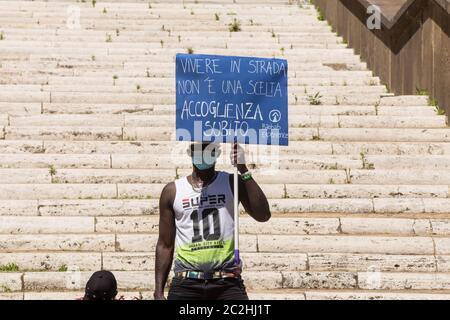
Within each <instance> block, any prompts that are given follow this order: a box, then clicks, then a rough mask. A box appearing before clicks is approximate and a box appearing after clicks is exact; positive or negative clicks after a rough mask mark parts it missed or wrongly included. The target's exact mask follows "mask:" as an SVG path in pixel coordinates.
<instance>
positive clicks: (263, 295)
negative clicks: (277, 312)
mask: <svg viewBox="0 0 450 320" xmlns="http://www.w3.org/2000/svg"><path fill="white" fill-rule="evenodd" d="M247 293H248V295H249V298H250V300H448V299H450V294H448V293H442V291H440V290H435V291H433V290H428V291H425V292H424V291H419V290H415V292H399V291H393V292H392V291H386V290H385V291H382V290H371V291H364V290H353V291H351V290H339V291H337V290H335V291H333V290H321V291H313V290H306V291H299V290H298V289H284V290H273V289H272V290H255V291H248V290H247ZM83 295H84V292H83V291H61V292H54V291H45V292H23V293H22V292H18V293H17V292H15V293H3V294H1V295H0V299H2V300H75V299H79V298H81V297H83ZM119 297H123V299H125V300H136V299H137V300H141V299H142V300H152V299H153V292H151V291H139V292H137V291H135V292H133V291H121V292H119V295H118V298H119Z"/></svg>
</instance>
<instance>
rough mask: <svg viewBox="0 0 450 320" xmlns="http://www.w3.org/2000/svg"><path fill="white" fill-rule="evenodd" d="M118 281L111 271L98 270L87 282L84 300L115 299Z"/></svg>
mask: <svg viewBox="0 0 450 320" xmlns="http://www.w3.org/2000/svg"><path fill="white" fill-rule="evenodd" d="M116 295H117V281H116V278H115V277H114V275H113V274H112V273H111V272H110V271H97V272H94V274H93V275H92V276H91V278H90V279H89V280H88V282H87V283H86V290H85V294H84V300H114V299H115V298H116Z"/></svg>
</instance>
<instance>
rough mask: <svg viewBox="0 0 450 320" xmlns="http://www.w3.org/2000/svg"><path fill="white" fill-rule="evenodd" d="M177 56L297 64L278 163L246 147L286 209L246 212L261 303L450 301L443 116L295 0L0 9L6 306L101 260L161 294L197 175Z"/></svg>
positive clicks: (1, 248)
mask: <svg viewBox="0 0 450 320" xmlns="http://www.w3.org/2000/svg"><path fill="white" fill-rule="evenodd" d="M77 17H79V21H78V18H77ZM235 21H237V22H235ZM230 24H232V25H233V24H234V27H235V28H236V29H239V28H240V29H241V30H240V31H238V32H230ZM177 52H194V53H208V54H227V55H255V56H264V57H272V56H276V57H284V58H286V59H288V61H289V68H290V70H289V72H290V78H289V85H290V87H289V94H290V98H289V100H290V107H289V108H290V109H289V110H290V111H289V116H290V137H291V141H290V146H289V147H288V148H282V149H280V150H279V155H278V159H277V160H278V161H277V165H278V166H279V169H280V170H279V171H273V170H272V169H273V163H270V165H268V164H267V161H265V160H267V159H273V158H269V156H270V155H272V153H273V149H272V148H266V147H259V148H258V147H255V146H251V147H247V151H248V158H249V161H250V162H252V164H253V167H254V171H255V176H256V179H257V181H258V182H260V184H261V185H262V187H263V189H264V191H265V192H266V194H267V195H268V197H269V198H270V204H271V207H272V211H273V213H274V217H273V219H272V220H271V221H270V222H268V223H265V224H257V223H255V222H254V221H252V220H251V219H250V218H248V217H247V216H245V215H243V216H242V219H241V234H242V238H241V247H242V251H243V259H244V262H245V274H244V279H245V283H246V285H247V288H248V290H249V293H250V296H251V298H260V299H266V298H273V299H450V189H449V187H450V186H449V185H450V170H449V169H450V130H449V128H448V127H447V125H446V120H445V116H439V115H437V114H436V112H435V110H434V109H433V107H431V106H429V105H428V99H427V97H425V96H401V97H395V96H393V95H392V94H389V93H388V91H387V89H386V88H385V87H384V86H383V85H381V84H380V81H379V79H378V78H377V77H374V76H373V75H372V72H370V71H368V70H367V68H366V65H365V63H362V62H361V61H360V59H359V57H358V56H357V55H355V54H354V53H353V51H352V50H351V49H347V48H346V45H345V44H344V43H343V40H342V39H341V38H340V37H337V36H336V35H335V34H334V33H332V31H331V30H330V28H329V27H328V25H327V23H326V22H325V21H320V19H318V18H317V12H316V11H315V9H314V7H313V6H311V5H309V4H299V3H298V2H297V1H287V0H286V1H284V0H267V1H256V0H236V1H231V0H228V1H219V0H209V1H202V0H199V1H183V2H182V3H181V1H175V0H170V1H167V0H164V1H159V2H156V1H150V2H149V1H138V0H134V1H132V0H121V1H114V0H109V1H108V2H103V1H97V2H96V3H95V6H94V5H93V3H92V2H91V1H67V0H64V1H63V0H61V1H56V0H49V1H45V2H42V1H0V63H1V67H0V154H1V156H0V270H1V271H0V298H2V299H74V298H76V297H79V296H81V295H82V291H83V288H84V285H85V282H86V280H87V278H88V277H89V276H90V274H91V273H92V272H93V271H95V270H98V269H102V268H103V269H108V270H112V271H114V273H115V274H116V276H117V279H118V282H119V286H120V292H121V294H124V295H126V296H129V297H133V296H138V297H142V298H151V296H152V290H153V282H154V279H153V275H154V272H153V270H154V248H155V244H156V239H157V230H158V197H159V194H160V191H161V188H162V187H163V185H164V184H165V183H167V182H169V181H172V180H173V179H174V178H175V177H177V176H182V175H185V174H188V173H189V168H190V166H189V159H188V158H187V156H183V154H184V153H183V150H184V148H185V145H183V144H182V143H177V142H175V141H173V140H174V139H173V136H174V119H175V116H174V103H175V94H174V83H175V81H174V70H175V67H174V57H175V53H177ZM224 148H225V149H226V146H224ZM223 158H224V159H225V158H227V157H223ZM225 160H226V159H225ZM219 167H220V168H224V169H227V170H229V169H230V166H229V164H227V163H226V162H223V163H221V164H220V166H219Z"/></svg>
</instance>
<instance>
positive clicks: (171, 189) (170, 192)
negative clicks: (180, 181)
mask: <svg viewBox="0 0 450 320" xmlns="http://www.w3.org/2000/svg"><path fill="white" fill-rule="evenodd" d="M175 193H176V186H175V181H172V182H169V183H168V184H166V185H165V186H164V188H163V189H162V191H161V197H172V196H174V195H175Z"/></svg>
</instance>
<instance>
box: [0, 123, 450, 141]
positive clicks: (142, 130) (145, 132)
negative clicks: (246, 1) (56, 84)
mask: <svg viewBox="0 0 450 320" xmlns="http://www.w3.org/2000/svg"><path fill="white" fill-rule="evenodd" d="M0 135H1V136H0V138H2V139H3V138H4V139H7V140H71V141H90V140H99V141H117V140H126V141H164V140H172V139H174V138H172V136H174V131H173V129H172V128H167V127H164V128H150V127H119V126H117V127H76V126H75V127H70V126H66V127H45V126H35V127H33V126H27V127H15V126H7V127H5V128H4V130H1V131H0ZM289 135H290V139H291V140H292V141H333V142H342V141H344V142H350V141H359V142H362V141H365V142H368V141H373V142H390V141H395V142H450V130H448V129H447V128H430V129H417V128H402V129H399V128H319V127H318V128H290V130H289Z"/></svg>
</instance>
